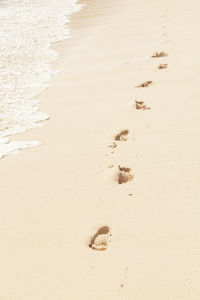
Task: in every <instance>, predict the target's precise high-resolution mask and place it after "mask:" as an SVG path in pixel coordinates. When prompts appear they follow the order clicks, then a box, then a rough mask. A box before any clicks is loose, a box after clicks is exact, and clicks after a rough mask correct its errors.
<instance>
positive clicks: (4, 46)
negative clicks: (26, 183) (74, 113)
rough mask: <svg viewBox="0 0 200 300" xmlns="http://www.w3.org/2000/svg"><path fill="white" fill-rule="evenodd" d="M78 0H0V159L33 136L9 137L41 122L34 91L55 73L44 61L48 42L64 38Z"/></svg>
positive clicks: (51, 57) (49, 58)
mask: <svg viewBox="0 0 200 300" xmlns="http://www.w3.org/2000/svg"><path fill="white" fill-rule="evenodd" d="M77 2H78V0H0V158H2V157H3V156H5V155H7V154H11V153H16V152H18V151H19V150H20V149H24V148H29V147H32V146H36V145H39V144H40V142H37V141H20V142H16V141H12V140H11V138H10V137H11V136H12V135H14V134H17V133H21V132H24V131H26V130H28V129H30V128H35V127H40V126H42V125H44V123H45V121H46V120H47V119H48V118H49V116H48V115H47V114H45V113H43V112H40V111H39V106H38V104H39V101H38V100H37V98H36V97H35V96H37V95H38V94H39V93H40V92H41V91H42V90H44V89H45V88H47V87H48V84H49V83H48V84H47V82H49V80H50V79H51V77H52V76H53V75H54V74H56V73H57V72H59V71H58V70H52V68H51V65H50V62H51V61H53V60H54V59H56V57H57V53H56V52H55V51H53V50H52V49H50V46H51V43H54V42H57V41H61V40H64V39H67V38H69V37H70V34H69V26H68V23H69V22H70V15H71V14H72V13H73V12H75V11H77V10H79V9H80V8H81V5H79V4H77Z"/></svg>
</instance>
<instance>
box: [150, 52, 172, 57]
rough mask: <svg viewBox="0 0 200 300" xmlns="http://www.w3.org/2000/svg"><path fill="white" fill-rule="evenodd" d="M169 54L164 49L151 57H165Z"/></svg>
mask: <svg viewBox="0 0 200 300" xmlns="http://www.w3.org/2000/svg"><path fill="white" fill-rule="evenodd" d="M165 56H168V54H167V53H166V52H164V51H160V52H155V53H154V54H153V55H152V56H151V57H153V58H157V57H165Z"/></svg>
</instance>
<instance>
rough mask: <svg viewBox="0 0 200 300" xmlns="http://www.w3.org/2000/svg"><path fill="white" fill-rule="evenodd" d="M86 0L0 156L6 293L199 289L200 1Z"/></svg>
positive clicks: (43, 295)
mask: <svg viewBox="0 0 200 300" xmlns="http://www.w3.org/2000/svg"><path fill="white" fill-rule="evenodd" d="M85 2H86V3H87V7H85V8H84V9H83V10H82V11H81V12H78V13H76V14H75V15H74V16H73V18H72V23H71V28H72V32H71V34H72V36H73V38H72V39H71V40H67V41H64V42H60V43H57V44H56V45H55V49H56V50H57V51H58V52H59V53H60V56H59V59H58V60H57V61H56V62H55V66H56V68H62V70H63V72H61V73H60V74H58V75H57V76H55V77H54V78H53V80H52V82H51V87H50V88H49V89H48V90H46V91H45V92H43V93H42V94H41V96H40V99H41V102H42V104H41V109H42V111H45V112H46V113H47V114H49V115H50V116H51V119H50V120H49V122H48V124H47V125H46V126H45V127H43V128H39V129H34V130H31V131H29V132H27V133H25V134H22V135H19V136H17V137H16V140H17V139H21V140H22V139H26V140H40V141H41V142H42V145H41V146H39V147H37V148H33V149H30V150H25V151H21V153H19V154H18V155H13V156H9V157H6V158H4V159H2V160H1V161H0V178H1V182H0V186H1V188H0V269H1V272H0V299H2V300H94V299H95V300H122V299H123V300H199V299H200V285H199V278H200V198H199V180H200V154H199V153H200V141H199V136H200V85H199V72H200V71H199V69H200V68H199V67H200V60H199V53H200V41H199V37H200V18H199V11H200V2H199V1H197V0H191V1H190V2H188V1H184V0H182V1H180V0H173V1H170V0H163V1H159V0H141V1H133V0H115V1H114V0H88V1H85ZM162 51H163V52H162ZM160 66H161V67H160ZM145 83H148V84H145ZM119 181H120V182H119Z"/></svg>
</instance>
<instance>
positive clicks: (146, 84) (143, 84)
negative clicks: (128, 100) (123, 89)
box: [136, 80, 153, 88]
mask: <svg viewBox="0 0 200 300" xmlns="http://www.w3.org/2000/svg"><path fill="white" fill-rule="evenodd" d="M152 83H153V82H152V81H150V80H148V81H145V82H143V83H141V84H139V85H137V86H136V88H140V87H148V86H149V85H151V84H152Z"/></svg>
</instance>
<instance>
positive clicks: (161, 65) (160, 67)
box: [158, 64, 168, 70]
mask: <svg viewBox="0 0 200 300" xmlns="http://www.w3.org/2000/svg"><path fill="white" fill-rule="evenodd" d="M167 67H168V64H160V65H159V66H158V69H159V70H161V69H166V68H167Z"/></svg>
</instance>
